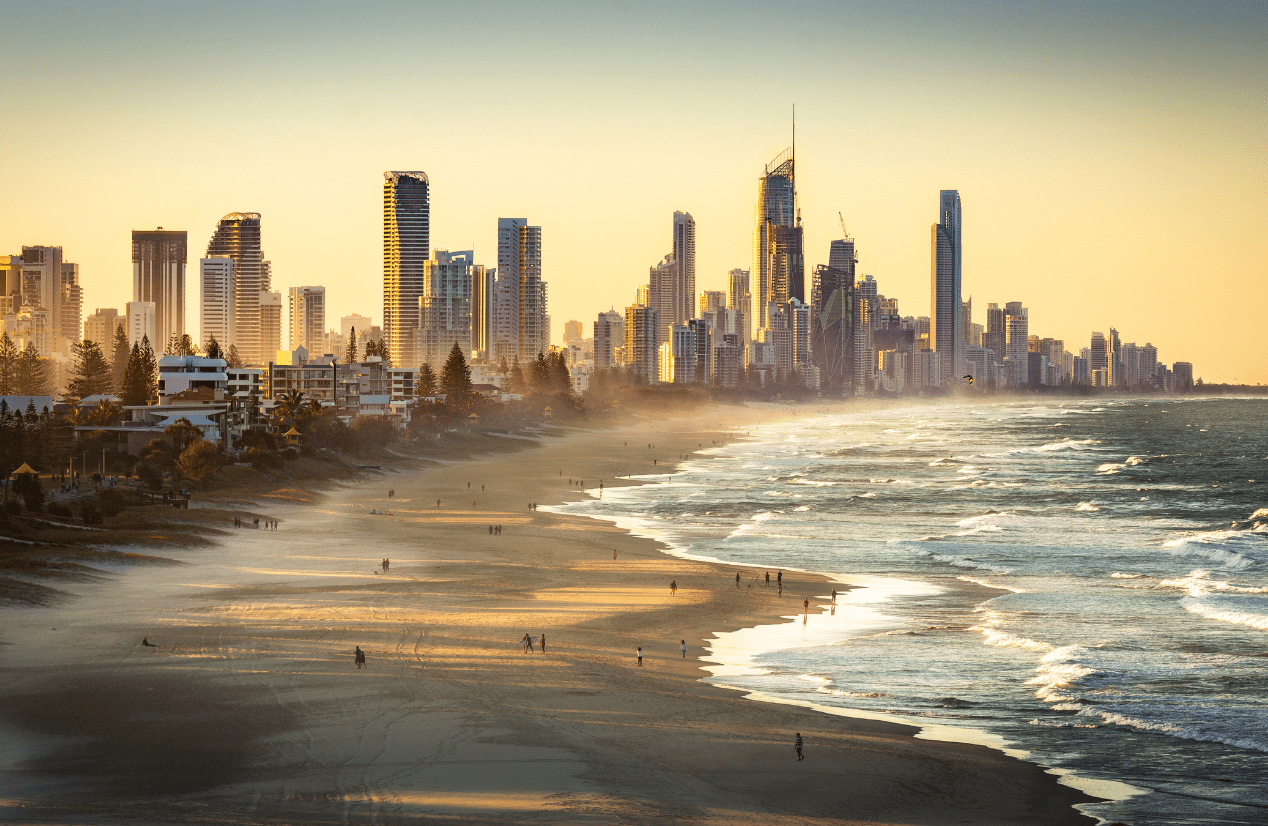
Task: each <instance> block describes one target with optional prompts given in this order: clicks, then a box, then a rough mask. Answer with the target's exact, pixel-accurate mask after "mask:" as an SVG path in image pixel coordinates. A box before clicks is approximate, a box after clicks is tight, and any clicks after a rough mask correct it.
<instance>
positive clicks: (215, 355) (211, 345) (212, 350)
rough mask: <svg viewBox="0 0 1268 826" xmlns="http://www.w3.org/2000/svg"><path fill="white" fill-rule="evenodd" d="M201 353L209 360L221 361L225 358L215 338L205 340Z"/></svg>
mask: <svg viewBox="0 0 1268 826" xmlns="http://www.w3.org/2000/svg"><path fill="white" fill-rule="evenodd" d="M203 352H204V353H206V354H207V358H209V359H222V358H224V357H225V351H224V350H222V349H220V342H218V341H216V337H215V336H211V337H209V338H208V339H207V346H206V347H204V348H203Z"/></svg>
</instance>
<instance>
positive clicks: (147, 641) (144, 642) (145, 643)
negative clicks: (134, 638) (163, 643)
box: [141, 637, 158, 648]
mask: <svg viewBox="0 0 1268 826" xmlns="http://www.w3.org/2000/svg"><path fill="white" fill-rule="evenodd" d="M141 646H142V647H143V648H158V646H157V645H155V644H154V643H152V642H150V638H149V637H142V638H141Z"/></svg>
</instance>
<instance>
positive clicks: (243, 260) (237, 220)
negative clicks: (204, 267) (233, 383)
mask: <svg viewBox="0 0 1268 826" xmlns="http://www.w3.org/2000/svg"><path fill="white" fill-rule="evenodd" d="M217 255H226V256H228V257H230V258H232V259H233V263H234V273H235V279H236V280H235V282H234V289H233V292H234V296H233V299H234V333H235V336H236V338H235V339H234V340H233V341H232V342H220V345H221V346H222V347H223V348H224V349H225V351H226V352H228V350H229V345H230V344H233V345H234V346H236V347H237V349H238V355H239V356H241V358H242V360H243V362H244V363H246V364H263V363H265V362H266V361H268V360H270V359H272V358H273V356H274V352H273V350H276V349H277V348H276V346H274V347H273V348H272V349H268V348H266V347H265V346H264V341H263V339H262V337H261V326H262V322H261V319H260V294H261V293H266V292H268V291H269V287H270V284H269V280H270V279H269V267H268V262H267V261H265V260H264V251H263V250H262V249H261V248H260V213H258V212H230V213H229V214H228V215H226V216H225V217H223V218H221V219H220V223H219V224H217V225H216V232H215V234H214V235H212V236H211V242H210V243H208V244H207V256H206V257H208V258H213V257H215V256H217ZM166 343H167V342H156V343H155V349H156V350H161V349H162V346H163V345H165V344H166Z"/></svg>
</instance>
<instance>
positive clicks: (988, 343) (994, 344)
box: [982, 304, 1005, 364]
mask: <svg viewBox="0 0 1268 826" xmlns="http://www.w3.org/2000/svg"><path fill="white" fill-rule="evenodd" d="M1004 339H1005V333H1004V311H1003V310H1002V309H1000V306H999V305H998V304H987V305H986V332H985V333H984V334H983V336H982V346H983V347H985V348H986V349H987V350H990V351H991V353H992V354H993V355H994V357H995V363H996V364H1003V363H1004V352H1005V351H1004Z"/></svg>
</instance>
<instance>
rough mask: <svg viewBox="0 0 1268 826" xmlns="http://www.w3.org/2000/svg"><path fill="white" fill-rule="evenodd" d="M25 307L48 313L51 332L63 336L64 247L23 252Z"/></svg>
mask: <svg viewBox="0 0 1268 826" xmlns="http://www.w3.org/2000/svg"><path fill="white" fill-rule="evenodd" d="M22 306H24V307H31V308H39V309H42V310H48V313H49V327H50V332H52V333H54V334H57V335H61V331H62V248H61V247H38V246H37V247H23V248H22ZM45 355H47V354H45Z"/></svg>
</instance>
